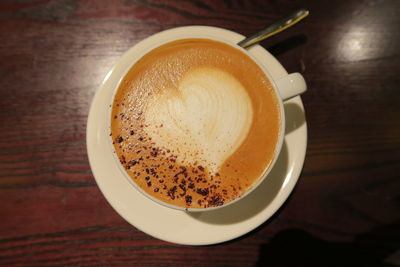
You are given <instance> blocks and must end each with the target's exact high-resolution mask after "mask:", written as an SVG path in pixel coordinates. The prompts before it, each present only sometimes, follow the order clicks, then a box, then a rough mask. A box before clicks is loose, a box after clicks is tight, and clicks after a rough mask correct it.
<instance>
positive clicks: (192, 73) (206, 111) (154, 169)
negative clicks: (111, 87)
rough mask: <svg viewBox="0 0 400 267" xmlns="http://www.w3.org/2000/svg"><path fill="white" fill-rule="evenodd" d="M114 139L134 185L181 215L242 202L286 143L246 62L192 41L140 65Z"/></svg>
mask: <svg viewBox="0 0 400 267" xmlns="http://www.w3.org/2000/svg"><path fill="white" fill-rule="evenodd" d="M111 113H112V118H111V136H112V139H113V144H114V147H115V151H116V153H117V156H118V158H119V159H120V162H121V164H122V165H123V166H124V168H125V169H126V171H127V173H128V174H129V175H130V177H131V179H132V180H133V181H134V182H135V183H136V184H137V185H138V186H140V187H141V188H142V189H143V190H144V191H146V192H147V193H149V194H151V195H152V196H154V197H156V198H158V199H160V200H162V201H164V202H167V203H169V204H172V205H176V206H179V207H190V208H205V207H213V206H219V205H222V204H224V203H227V202H230V201H232V200H234V199H236V198H238V197H240V196H241V195H243V194H244V193H245V192H246V191H247V190H248V189H249V188H251V187H252V186H253V184H254V183H255V182H257V181H258V180H259V179H260V178H261V177H262V175H263V173H264V172H265V170H266V169H267V168H268V166H269V165H270V163H271V161H272V159H273V157H274V153H275V149H276V146H277V142H278V137H279V134H280V114H279V106H278V100H277V96H276V95H275V93H274V90H273V89H272V86H271V84H270V82H269V80H268V78H267V77H266V75H265V74H264V73H263V71H262V70H261V69H260V68H259V66H258V65H257V64H256V63H254V62H253V61H252V60H251V59H250V58H249V57H248V56H247V55H246V54H244V53H243V52H241V51H239V50H237V49H235V48H233V47H231V46H229V45H227V44H224V43H221V42H217V41H212V40H207V39H184V40H178V41H174V42H171V43H168V44H165V45H162V46H160V47H158V48H156V49H154V50H152V51H151V52H149V53H147V54H146V55H144V56H143V57H142V58H141V59H140V60H139V61H138V62H136V63H135V64H134V65H133V66H132V67H131V69H130V70H129V72H128V73H127V74H126V76H125V77H124V79H123V80H122V82H121V84H120V86H119V88H118V90H117V92H116V95H115V98H114V102H113V104H112V112H111Z"/></svg>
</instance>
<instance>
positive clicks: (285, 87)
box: [275, 72, 307, 101]
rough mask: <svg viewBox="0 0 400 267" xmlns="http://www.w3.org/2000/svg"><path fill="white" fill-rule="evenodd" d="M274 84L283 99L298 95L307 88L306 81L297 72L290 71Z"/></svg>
mask: <svg viewBox="0 0 400 267" xmlns="http://www.w3.org/2000/svg"><path fill="white" fill-rule="evenodd" d="M275 84H276V87H277V89H278V91H279V94H280V96H281V98H282V100H283V101H285V100H288V99H290V98H292V97H295V96H297V95H300V94H302V93H304V92H305V91H306V90H307V85H306V81H305V80H304V78H303V76H302V75H301V74H300V73H298V72H295V73H291V74H289V75H287V76H285V77H283V78H282V79H279V80H277V81H275Z"/></svg>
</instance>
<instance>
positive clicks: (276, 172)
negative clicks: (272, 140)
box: [188, 103, 305, 225]
mask: <svg viewBox="0 0 400 267" xmlns="http://www.w3.org/2000/svg"><path fill="white" fill-rule="evenodd" d="M284 109H285V114H286V117H287V120H286V125H285V134H289V133H291V132H293V131H295V130H296V129H297V128H299V127H300V126H302V125H303V124H304V123H305V117H304V111H303V109H302V108H301V107H300V106H299V105H298V104H296V103H285V104H284ZM288 153H289V151H288V147H287V143H286V142H284V143H283V146H282V150H281V153H280V154H279V157H278V159H277V161H276V163H275V165H274V167H273V168H272V170H271V172H270V173H269V174H268V177H267V178H266V179H265V180H264V181H263V182H262V183H261V184H260V185H259V186H258V187H257V188H256V189H254V191H253V192H251V193H250V194H249V195H247V196H245V197H244V198H243V199H241V200H240V201H238V202H236V203H233V204H232V205H229V206H227V207H224V208H221V209H218V210H214V211H207V212H188V215H189V216H192V217H193V218H195V219H197V220H200V221H203V222H206V223H210V224H226V225H227V224H234V223H238V222H241V221H245V220H247V219H249V218H251V217H254V216H256V215H257V214H259V213H260V212H261V211H263V210H265V209H270V211H271V214H273V213H274V212H275V211H276V209H278V208H279V206H278V205H277V203H273V201H274V199H275V198H276V196H277V195H278V194H279V193H280V192H281V190H282V189H283V187H284V186H285V184H286V182H287V181H286V179H287V174H288V172H289V167H290V165H289V162H288V158H289V154H288ZM278 204H279V203H278Z"/></svg>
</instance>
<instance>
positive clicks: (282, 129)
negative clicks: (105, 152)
mask: <svg viewBox="0 0 400 267" xmlns="http://www.w3.org/2000/svg"><path fill="white" fill-rule="evenodd" d="M179 28H184V27H179ZM213 28H216V29H220V30H225V29H223V28H218V27H213ZM169 30H170V29H169ZM169 30H165V31H161V32H158V33H156V34H159V33H163V32H167V31H169ZM156 34H153V35H151V36H149V37H147V38H145V39H143V40H141V41H140V42H138V43H137V44H135V45H134V46H132V47H130V48H129V49H128V50H127V51H129V50H130V49H132V48H133V47H135V46H137V45H139V44H140V43H142V42H144V41H148V39H150V38H151V37H152V36H154V35H156ZM184 39H208V40H213V41H217V42H222V43H224V44H226V45H229V46H230V47H232V48H235V49H237V50H239V51H241V52H242V53H244V54H245V55H247V56H248V57H249V58H250V59H251V60H252V61H254V62H255V63H256V64H257V66H258V67H260V68H261V70H262V71H263V72H264V74H265V75H266V76H267V78H268V81H269V82H270V83H271V85H272V88H273V90H274V92H275V95H276V98H277V103H278V107H279V108H278V109H279V114H280V120H279V122H280V127H279V129H280V131H279V135H278V141H277V143H276V146H275V151H274V156H273V158H272V160H271V162H270V163H269V165H268V167H267V168H266V169H265V170H264V172H263V173H262V174H261V175H260V176H259V178H258V179H257V180H256V181H255V182H253V184H252V185H251V186H250V187H249V188H248V189H247V190H246V192H244V193H243V194H242V195H240V196H239V197H237V198H235V199H234V200H232V201H230V202H227V203H226V204H225V203H224V204H222V205H220V206H214V207H207V208H191V207H181V206H177V205H173V204H169V203H167V202H164V201H162V200H160V199H158V198H156V197H154V196H152V195H150V194H148V193H147V192H146V191H145V190H143V189H142V188H141V187H140V186H139V185H137V184H136V183H135V182H134V181H133V180H132V178H131V177H130V175H129V174H128V173H127V172H126V170H125V168H124V167H123V166H122V164H121V163H120V160H119V158H118V156H117V153H116V151H115V147H114V145H113V141H114V140H113V139H112V136H109V138H108V141H109V142H108V143H109V146H110V149H111V152H112V153H111V154H112V155H113V158H114V160H115V161H116V163H117V166H118V168H119V170H120V171H121V173H122V174H123V176H124V177H125V178H126V179H127V180H128V182H129V183H130V184H131V185H132V186H133V187H134V188H135V189H136V190H138V191H139V192H141V193H142V194H143V195H144V196H146V197H147V198H149V199H151V200H152V201H154V202H156V203H158V204H160V205H162V206H165V207H168V208H171V209H174V210H180V211H185V212H206V211H213V210H217V209H222V208H224V207H228V206H230V205H232V204H234V203H236V202H238V201H240V200H241V199H243V198H244V197H246V196H247V195H249V194H250V193H251V192H253V191H254V190H255V189H256V188H257V187H258V186H259V185H260V184H261V183H262V182H263V181H264V180H265V179H266V178H267V177H268V174H269V173H270V171H271V169H272V168H273V166H274V165H275V163H276V160H277V159H278V157H279V154H280V152H281V149H282V145H283V141H284V136H285V134H284V133H285V113H284V108H283V100H282V98H281V95H280V93H279V90H278V88H277V86H276V83H275V81H274V79H273V78H272V75H271V74H270V73H269V71H268V69H267V68H266V66H264V65H263V64H262V63H261V62H260V61H259V60H258V59H257V58H256V57H255V56H253V55H252V54H251V53H249V51H248V50H246V49H245V48H243V47H240V46H239V45H237V44H236V43H233V42H230V41H227V40H224V39H221V38H219V37H215V36H210V35H207V34H183V35H180V36H176V37H171V38H166V39H164V40H163V41H162V42H157V43H155V44H153V45H150V46H148V47H147V48H146V49H144V50H142V52H140V53H138V54H136V55H134V56H133V57H132V58H131V60H130V64H129V66H127V67H126V69H125V70H124V71H123V72H122V73H123V74H122V75H121V77H119V79H118V82H116V83H115V85H114V86H113V89H112V90H113V92H112V97H111V98H110V101H109V103H108V106H109V108H108V112H107V117H108V118H107V127H106V128H107V129H108V130H109V131H110V132H111V113H112V104H113V102H114V98H115V95H116V93H117V91H118V89H119V87H120V84H121V82H122V80H123V79H124V77H125V76H126V74H127V73H128V72H129V70H130V69H131V68H132V67H133V66H134V65H135V64H136V63H137V62H138V61H139V60H140V59H141V58H142V57H143V56H145V55H146V54H148V53H149V52H151V51H152V50H154V49H155V48H158V47H160V46H162V45H165V44H168V43H171V42H174V41H178V40H184ZM120 59H121V57H120V58H119V59H118V61H119V60H120ZM109 74H111V73H109ZM109 74H107V75H109Z"/></svg>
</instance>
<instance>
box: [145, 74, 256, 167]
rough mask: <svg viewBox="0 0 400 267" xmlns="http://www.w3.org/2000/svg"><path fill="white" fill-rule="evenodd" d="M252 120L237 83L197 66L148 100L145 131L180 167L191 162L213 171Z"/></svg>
mask: <svg viewBox="0 0 400 267" xmlns="http://www.w3.org/2000/svg"><path fill="white" fill-rule="evenodd" d="M252 119H253V111H252V105H251V100H250V97H249V96H248V94H247V92H246V89H245V88H244V87H243V86H242V84H241V83H240V82H239V81H238V80H236V79H235V77H233V76H232V75H230V74H229V73H226V72H224V71H223V70H220V69H217V68H210V67H203V68H197V69H195V70H192V71H190V72H189V73H187V74H186V75H185V76H184V77H183V78H182V80H181V81H180V83H179V87H178V90H176V91H174V90H168V91H166V92H164V93H161V94H157V96H155V97H153V98H152V99H151V100H150V101H149V104H148V105H147V108H146V112H145V121H146V122H147V124H148V125H149V127H147V128H146V129H145V130H146V132H147V133H148V135H149V136H151V137H152V140H153V141H154V142H155V143H156V144H157V145H158V146H160V147H162V148H173V149H174V150H176V151H178V153H179V155H180V157H179V161H180V163H181V164H185V163H190V162H196V161H197V162H198V163H199V164H201V165H202V166H204V167H207V168H208V170H210V171H211V172H213V173H216V172H217V171H218V169H219V168H220V167H221V166H222V164H223V163H224V161H225V160H226V159H227V158H228V157H229V156H230V155H231V154H232V152H234V151H236V149H237V148H238V147H239V146H240V145H241V144H242V142H243V140H244V139H245V138H246V135H247V133H248V131H249V129H250V125H251V122H252ZM161 124H162V125H164V127H162V128H158V127H157V126H158V125H161ZM196 152H197V154H196Z"/></svg>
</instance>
